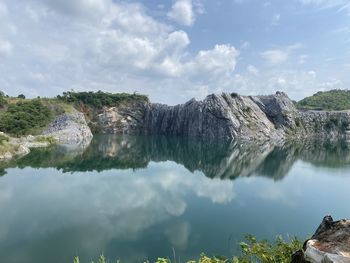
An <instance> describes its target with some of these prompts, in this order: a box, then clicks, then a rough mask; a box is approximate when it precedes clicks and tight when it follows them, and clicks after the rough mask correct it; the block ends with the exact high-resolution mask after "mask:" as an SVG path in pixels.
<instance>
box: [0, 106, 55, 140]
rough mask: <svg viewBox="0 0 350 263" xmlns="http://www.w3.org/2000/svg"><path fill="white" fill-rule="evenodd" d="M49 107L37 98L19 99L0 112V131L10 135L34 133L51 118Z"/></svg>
mask: <svg viewBox="0 0 350 263" xmlns="http://www.w3.org/2000/svg"><path fill="white" fill-rule="evenodd" d="M52 117H53V116H52V113H51V111H50V109H49V108H48V107H47V106H45V105H43V103H42V102H41V101H40V100H39V99H34V100H29V101H19V102H17V103H15V104H10V105H8V108H7V111H5V112H2V113H0V131H3V132H6V133H9V134H11V135H15V136H19V135H27V134H35V133H37V132H38V130H39V129H40V128H43V127H45V126H46V125H48V123H49V122H50V121H51V119H52Z"/></svg>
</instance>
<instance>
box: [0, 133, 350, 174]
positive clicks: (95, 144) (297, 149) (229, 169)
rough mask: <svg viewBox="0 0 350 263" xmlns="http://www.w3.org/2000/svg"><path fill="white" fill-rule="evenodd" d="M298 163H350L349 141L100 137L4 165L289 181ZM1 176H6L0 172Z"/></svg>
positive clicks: (328, 165) (39, 151)
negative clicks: (172, 169)
mask: <svg viewBox="0 0 350 263" xmlns="http://www.w3.org/2000/svg"><path fill="white" fill-rule="evenodd" d="M297 160H303V161H305V162H308V163H311V164H313V165H315V166H323V167H339V166H346V165H348V164H350V147H349V145H348V144H347V142H346V141H342V140H339V141H318V140H309V141H302V142H300V141H299V142H285V143H280V144H278V145H275V144H272V143H271V142H264V143H246V142H223V141H204V140H200V139H189V138H176V137H172V138H169V137H141V136H135V137H131V136H113V135H110V136H106V135H101V136H96V137H95V138H94V140H93V141H92V143H91V145H90V146H89V147H88V148H87V149H78V150H75V149H71V148H69V149H67V148H66V147H57V148H55V149H35V150H33V151H32V153H31V154H29V155H27V156H26V157H24V158H22V159H20V160H18V161H16V162H12V163H9V164H6V165H3V167H2V170H3V172H2V173H3V174H4V173H5V168H8V167H20V168H24V167H34V168H48V167H53V168H57V169H59V170H62V171H63V172H70V173H74V172H86V171H98V172H101V171H104V170H110V169H140V168H147V166H148V165H149V163H150V162H152V161H153V162H163V161H173V162H176V163H178V164H181V165H183V166H184V167H185V168H186V169H187V170H189V171H190V172H194V171H200V172H203V173H204V174H205V175H206V176H207V177H210V178H221V179H235V178H237V177H249V176H252V175H261V176H266V177H269V178H273V179H274V180H279V179H282V178H284V177H285V176H286V175H287V173H288V171H289V170H290V168H291V167H292V166H293V164H294V163H295V162H296V161H297ZM0 173H1V172H0Z"/></svg>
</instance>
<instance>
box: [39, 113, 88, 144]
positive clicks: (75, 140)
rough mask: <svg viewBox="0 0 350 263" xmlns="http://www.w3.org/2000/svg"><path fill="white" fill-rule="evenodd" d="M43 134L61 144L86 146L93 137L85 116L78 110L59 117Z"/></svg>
mask: <svg viewBox="0 0 350 263" xmlns="http://www.w3.org/2000/svg"><path fill="white" fill-rule="evenodd" d="M42 134H43V135H45V136H52V137H54V138H55V139H56V140H57V142H58V143H60V144H86V143H89V142H90V141H91V139H92V137H93V135H92V133H91V130H90V128H89V126H88V125H87V123H86V120H85V117H84V114H83V113H81V112H78V111H76V110H73V112H71V113H65V114H62V115H59V116H57V117H56V118H55V120H54V121H53V122H52V123H50V125H49V127H48V128H46V129H45V130H44V131H43V133H42Z"/></svg>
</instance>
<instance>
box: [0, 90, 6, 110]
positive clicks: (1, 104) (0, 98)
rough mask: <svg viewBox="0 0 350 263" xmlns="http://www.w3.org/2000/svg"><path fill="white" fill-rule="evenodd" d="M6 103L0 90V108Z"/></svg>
mask: <svg viewBox="0 0 350 263" xmlns="http://www.w3.org/2000/svg"><path fill="white" fill-rule="evenodd" d="M5 105H6V99H5V94H4V93H3V92H2V91H0V108H3V107H4V106H5Z"/></svg>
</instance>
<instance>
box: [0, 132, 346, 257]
mask: <svg viewBox="0 0 350 263" xmlns="http://www.w3.org/2000/svg"><path fill="white" fill-rule="evenodd" d="M349 164H350V146H349V145H348V144H347V142H346V141H336V142H331V141H320V140H318V141H317V140H313V141H306V142H303V143H295V142H291V143H286V144H284V145H280V146H273V145H271V144H269V143H259V144H257V143H242V142H232V143H230V142H222V141H207V140H198V139H184V138H165V137H126V136H108V135H101V136H95V138H94V139H93V141H92V143H91V145H90V146H88V147H87V148H86V149H82V148H72V147H63V146H59V147H55V148H51V149H35V150H33V151H32V152H31V153H30V154H29V155H27V156H25V157H24V158H22V159H20V160H17V161H12V162H10V163H8V164H1V167H0V175H1V176H0V211H1V215H0V262H6V263H17V262H21V263H22V262H26V263H34V262H35V263H38V262H50V263H55V262H60V263H62V262H72V259H73V257H74V256H75V255H79V257H80V259H81V262H82V263H84V262H88V261H89V260H91V259H96V258H97V257H98V256H99V255H100V254H101V253H104V254H105V256H106V257H108V258H109V259H113V260H114V259H121V260H122V262H142V260H144V259H149V260H151V261H152V260H154V259H155V258H157V257H158V256H162V257H170V258H173V254H174V253H175V254H176V258H180V259H181V262H183V261H185V260H186V259H191V258H197V257H198V256H199V254H200V253H201V252H205V253H207V254H209V255H225V256H231V255H233V254H234V253H236V252H237V251H238V246H237V244H238V242H240V241H242V240H243V239H244V236H245V235H246V234H253V235H255V236H257V237H258V238H266V239H270V240H273V239H274V237H275V236H276V235H283V236H284V237H288V236H293V235H297V236H299V237H300V238H306V237H308V236H309V235H311V234H313V232H314V231H315V228H316V227H317V226H318V224H319V223H320V222H321V220H322V218H323V216H325V215H327V214H331V215H332V216H333V217H334V218H335V219H340V218H346V217H349V216H350V206H349V205H348V202H349V200H350V191H349V186H350V165H349Z"/></svg>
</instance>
